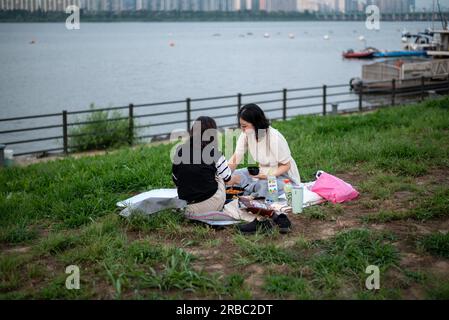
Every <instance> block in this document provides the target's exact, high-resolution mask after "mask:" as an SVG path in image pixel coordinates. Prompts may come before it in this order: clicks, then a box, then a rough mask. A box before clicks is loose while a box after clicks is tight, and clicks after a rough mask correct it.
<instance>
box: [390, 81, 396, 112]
mask: <svg viewBox="0 0 449 320" xmlns="http://www.w3.org/2000/svg"><path fill="white" fill-rule="evenodd" d="M395 100H396V79H392V80H391V105H392V106H394V105H395V103H396V101H395Z"/></svg>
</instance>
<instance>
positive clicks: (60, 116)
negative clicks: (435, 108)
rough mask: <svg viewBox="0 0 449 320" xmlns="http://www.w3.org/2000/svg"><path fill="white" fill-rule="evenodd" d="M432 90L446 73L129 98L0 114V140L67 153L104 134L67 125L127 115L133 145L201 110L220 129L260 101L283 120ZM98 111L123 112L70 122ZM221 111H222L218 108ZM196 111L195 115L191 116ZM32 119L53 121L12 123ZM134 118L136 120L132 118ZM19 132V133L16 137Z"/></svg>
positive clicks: (440, 87) (440, 89)
mask: <svg viewBox="0 0 449 320" xmlns="http://www.w3.org/2000/svg"><path fill="white" fill-rule="evenodd" d="M431 92H436V93H439V94H441V93H443V94H449V77H448V75H444V76H442V77H438V78H436V77H432V78H425V77H419V78H413V79H408V80H402V81H400V80H395V79H393V80H391V81H372V82H363V83H362V82H361V83H358V84H355V85H352V84H337V85H322V86H316V87H307V88H296V89H286V88H284V89H282V90H275V91H265V92H255V93H246V94H244V93H237V94H235V95H226V96H217V97H206V98H196V99H192V98H187V99H184V100H175V101H165V102H158V103H147V104H132V103H130V104H129V105H127V106H118V107H110V108H100V109H88V110H78V111H67V110H63V111H62V112H60V113H49V114H40V115H31V116H23V117H13V118H4V119H0V126H1V127H2V129H0V143H1V144H4V145H6V146H7V147H9V146H13V145H14V146H17V145H28V146H29V147H30V148H22V150H21V151H20V152H18V153H16V154H15V156H22V155H29V154H41V155H42V154H43V155H46V154H49V153H64V154H69V153H70V152H71V151H73V150H75V149H76V148H77V147H78V146H74V145H70V144H69V142H70V139H71V138H74V137H79V136H87V135H92V136H95V135H104V134H106V133H107V132H87V133H86V132H84V133H78V134H74V133H72V132H70V130H69V128H72V127H80V126H83V125H89V124H94V123H101V122H109V121H126V120H127V122H128V131H127V135H128V136H127V137H123V138H124V139H127V142H128V143H129V144H130V145H132V144H134V143H135V141H136V140H143V139H149V138H152V139H153V138H163V137H167V136H169V135H170V133H171V131H172V130H175V129H180V128H179V126H182V127H184V128H185V129H186V130H187V131H188V130H189V129H190V126H191V124H192V121H193V120H194V119H195V118H196V117H197V116H199V115H204V114H205V113H206V114H209V115H210V114H211V113H213V114H212V117H213V118H214V119H216V120H217V124H218V126H219V128H226V127H238V125H239V123H238V119H237V114H238V111H239V110H240V108H241V107H242V106H243V105H244V104H246V103H256V104H259V105H260V106H261V107H262V108H263V110H264V111H265V113H267V115H268V117H269V118H270V119H271V120H287V119H289V118H292V117H295V116H297V115H305V114H321V115H323V116H326V115H327V114H328V111H329V107H330V106H332V109H331V110H332V111H331V113H333V114H335V113H342V112H357V111H364V110H367V109H373V108H377V107H382V106H395V105H397V104H402V103H406V102H412V101H422V100H423V99H424V98H425V97H426V96H428V95H429V93H431ZM216 101H226V102H225V103H221V104H220V103H215V102H216ZM172 107H175V109H174V110H170V109H169V108H172ZM148 109H150V111H148ZM337 109H338V111H337ZM228 110H229V113H228ZM99 111H108V112H109V111H125V112H126V111H127V115H126V116H125V115H122V116H120V117H116V118H112V119H110V118H108V119H105V120H96V121H82V120H81V121H80V120H77V121H70V117H73V116H75V115H86V114H92V113H95V112H99ZM213 111H215V112H213ZM223 111H226V112H225V113H223ZM273 113H274V114H273ZM195 114H197V115H196V116H194V115H195ZM36 119H38V120H39V121H42V120H44V119H45V120H46V121H48V120H53V123H51V124H48V125H42V124H36V125H32V126H29V127H21V128H17V126H18V125H19V124H20V123H22V122H24V121H27V120H33V121H35V120H36ZM148 119H150V120H153V122H150V121H148ZM137 120H138V121H139V123H137ZM225 120H227V121H225ZM55 121H56V122H55ZM5 126H9V129H5ZM160 127H166V128H167V127H168V129H167V130H169V131H164V130H166V129H158V130H157V132H151V130H154V129H155V128H160ZM137 129H139V130H143V134H142V135H138V136H135V131H136V130H137ZM42 132H47V135H43V136H42V135H39V134H38V133H42ZM58 132H59V134H58ZM18 135H19V137H17V136H18ZM27 135H28V137H27ZM30 135H32V136H30ZM14 137H15V138H14ZM49 142H51V143H49ZM37 143H41V144H42V143H47V146H46V147H45V148H44V149H36V150H33V146H35V145H36V144H37ZM48 144H49V145H48ZM30 145H31V146H30Z"/></svg>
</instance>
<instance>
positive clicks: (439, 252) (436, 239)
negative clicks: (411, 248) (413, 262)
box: [418, 232, 449, 258]
mask: <svg viewBox="0 0 449 320" xmlns="http://www.w3.org/2000/svg"><path fill="white" fill-rule="evenodd" d="M418 246H419V247H421V248H422V249H424V250H425V251H427V252H429V253H431V254H433V255H435V256H439V257H443V258H449V232H446V233H432V234H430V235H427V236H425V237H424V238H422V239H421V240H420V241H419V242H418Z"/></svg>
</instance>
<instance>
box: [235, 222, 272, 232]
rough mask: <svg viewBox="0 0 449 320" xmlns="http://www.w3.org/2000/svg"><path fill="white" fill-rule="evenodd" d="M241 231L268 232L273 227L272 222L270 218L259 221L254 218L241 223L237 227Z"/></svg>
mask: <svg viewBox="0 0 449 320" xmlns="http://www.w3.org/2000/svg"><path fill="white" fill-rule="evenodd" d="M237 228H238V229H239V230H240V232H242V233H255V232H257V231H259V232H269V231H271V230H272V229H273V224H272V222H271V221H270V220H268V219H267V220H262V221H259V220H257V219H254V220H253V221H252V222H250V223H246V224H242V225H239V226H238V227H237Z"/></svg>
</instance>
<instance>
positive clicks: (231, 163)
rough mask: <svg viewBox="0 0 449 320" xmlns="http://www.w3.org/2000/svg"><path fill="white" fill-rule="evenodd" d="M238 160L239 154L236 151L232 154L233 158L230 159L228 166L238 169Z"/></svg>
mask: <svg viewBox="0 0 449 320" xmlns="http://www.w3.org/2000/svg"><path fill="white" fill-rule="evenodd" d="M237 160H238V159H237V155H236V154H235V153H234V154H233V155H232V157H231V159H229V161H228V166H229V168H231V170H232V171H234V170H235V169H237V166H238V165H239V162H238V161H237Z"/></svg>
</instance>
